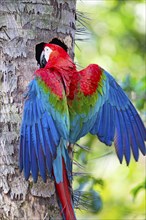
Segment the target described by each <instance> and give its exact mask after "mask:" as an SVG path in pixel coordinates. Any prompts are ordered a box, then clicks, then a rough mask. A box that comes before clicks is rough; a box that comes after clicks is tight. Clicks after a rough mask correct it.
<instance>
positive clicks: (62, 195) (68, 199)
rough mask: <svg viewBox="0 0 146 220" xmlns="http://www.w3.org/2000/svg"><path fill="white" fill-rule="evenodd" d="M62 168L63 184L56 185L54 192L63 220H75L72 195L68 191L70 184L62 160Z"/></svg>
mask: <svg viewBox="0 0 146 220" xmlns="http://www.w3.org/2000/svg"><path fill="white" fill-rule="evenodd" d="M62 167H63V182H60V183H58V184H57V183H56V182H55V187H56V192H57V195H58V198H59V202H60V203H61V208H62V211H61V214H62V216H63V217H65V220H76V217H75V213H74V210H73V202H72V195H71V191H70V189H69V186H70V183H69V181H68V177H67V172H66V168H65V163H64V160H63V158H62Z"/></svg>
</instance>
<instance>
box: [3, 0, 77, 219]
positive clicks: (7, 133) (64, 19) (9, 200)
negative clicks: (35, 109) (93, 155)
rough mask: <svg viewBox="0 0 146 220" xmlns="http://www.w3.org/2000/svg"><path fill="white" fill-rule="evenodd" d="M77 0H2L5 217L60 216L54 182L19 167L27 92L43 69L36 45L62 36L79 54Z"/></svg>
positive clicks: (56, 217) (47, 217)
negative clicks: (26, 174) (22, 171)
mask: <svg viewBox="0 0 146 220" xmlns="http://www.w3.org/2000/svg"><path fill="white" fill-rule="evenodd" d="M75 5H76V0H69V1H66V0H9V1H7V0H0V220H2V219H26V220H33V219H34V220H39V219H41V220H42V219H60V218H61V216H60V212H59V209H58V205H57V202H56V197H55V189H54V184H53V182H52V181H51V180H49V179H48V181H47V183H43V182H42V180H41V178H39V179H38V182H37V183H36V184H34V183H33V182H32V179H31V178H30V180H29V181H25V180H24V178H23V175H22V174H20V173H19V170H18V146H19V132H20V122H21V117H22V106H23V93H24V91H25V89H26V87H27V84H28V82H29V81H30V80H31V79H32V77H33V73H34V71H35V70H36V69H37V62H36V60H35V50H34V48H35V45H36V44H37V43H40V42H49V41H50V40H51V39H52V38H54V37H57V38H59V39H61V40H62V41H64V42H65V43H66V44H67V46H68V48H69V53H70V55H71V56H72V57H73V48H74V36H75Z"/></svg>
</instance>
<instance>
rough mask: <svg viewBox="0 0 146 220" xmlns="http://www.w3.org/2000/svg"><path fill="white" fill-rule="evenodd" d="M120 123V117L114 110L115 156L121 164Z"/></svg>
mask: <svg viewBox="0 0 146 220" xmlns="http://www.w3.org/2000/svg"><path fill="white" fill-rule="evenodd" d="M122 129H123V127H122V121H121V117H120V115H119V113H118V110H117V109H115V137H114V144H115V148H116V153H117V156H118V158H119V160H120V163H122V160H123V137H122V136H123V133H122Z"/></svg>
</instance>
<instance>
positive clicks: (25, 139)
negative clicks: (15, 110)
mask: <svg viewBox="0 0 146 220" xmlns="http://www.w3.org/2000/svg"><path fill="white" fill-rule="evenodd" d="M36 57H37V60H38V63H39V64H40V67H41V68H40V69H38V70H36V72H35V76H34V79H33V80H32V81H31V82H30V84H29V86H28V92H27V95H26V101H25V105H24V114H23V121H22V126H21V135H20V170H21V171H22V170H23V171H24V176H25V179H26V180H27V179H28V178H29V176H30V173H31V175H32V177H33V180H34V182H36V181H37V178H38V173H40V175H41V177H42V179H43V181H46V178H47V177H46V175H47V174H48V175H49V176H50V177H51V178H52V179H54V182H55V188H56V194H57V196H58V201H59V205H60V209H61V214H62V217H63V219H64V220H75V219H76V217H75V212H74V207H73V199H72V192H71V190H70V188H71V181H72V161H71V159H70V157H69V152H68V146H69V144H75V143H76V142H77V141H78V140H79V139H80V138H81V137H83V136H84V135H86V134H87V133H88V132H90V133H91V134H95V135H97V137H98V139H99V140H100V141H102V142H103V143H105V144H106V145H108V146H110V145H112V143H113V142H114V145H115V148H116V153H117V156H118V158H119V160H120V162H121V163H122V160H123V157H125V159H126V162H127V164H129V162H130V157H131V151H132V153H133V156H134V158H135V160H136V161H137V160H138V157H139V150H140V151H141V152H142V154H143V155H145V153H146V148H145V143H144V141H145V140H146V129H145V127H144V125H143V122H142V120H141V118H140V116H139V115H138V113H137V111H136V109H135V108H134V106H133V105H132V103H131V102H130V100H129V99H128V97H127V96H126V94H125V93H124V92H123V90H122V89H121V87H120V86H119V85H118V84H117V82H116V81H115V80H114V78H113V77H112V76H111V75H110V74H109V73H108V72H106V71H105V70H104V69H102V68H101V67H99V66H98V65H96V64H91V65H89V66H88V67H87V68H85V69H83V70H81V71H77V69H76V66H75V64H74V63H73V61H72V59H71V58H70V56H69V55H68V53H67V52H66V48H65V47H63V46H62V45H61V46H59V45H56V44H54V43H49V44H45V43H42V44H41V51H39V52H38V51H37V56H36Z"/></svg>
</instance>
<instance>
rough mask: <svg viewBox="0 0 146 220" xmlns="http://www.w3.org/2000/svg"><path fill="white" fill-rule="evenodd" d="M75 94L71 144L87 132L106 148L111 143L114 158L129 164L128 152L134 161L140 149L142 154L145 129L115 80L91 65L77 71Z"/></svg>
mask: <svg viewBox="0 0 146 220" xmlns="http://www.w3.org/2000/svg"><path fill="white" fill-rule="evenodd" d="M79 75H80V77H79V82H78V91H77V93H76V96H75V98H74V100H73V101H72V103H71V106H70V109H71V110H70V112H71V132H70V139H71V142H75V141H77V140H78V139H79V138H80V137H82V136H84V135H85V134H87V133H88V132H90V133H91V134H94V135H97V136H98V138H99V140H100V141H102V142H103V143H105V144H106V145H109V146H110V145H112V142H114V145H115V148H116V153H117V156H118V158H119V160H120V162H122V160H123V156H125V159H126V162H127V164H129V162H130V155H131V150H132V152H133V155H134V158H135V160H136V161H137V160H138V157H139V149H140V151H141V152H142V154H144V155H145V153H146V149H145V143H144V141H145V140H146V129H145V127H144V125H143V122H142V120H141V118H140V116H139V115H138V113H137V111H136V109H135V108H134V106H133V105H132V103H131V102H130V100H129V99H128V97H127V96H126V94H125V93H124V92H123V90H122V89H121V87H120V86H119V85H118V84H117V83H116V81H115V80H114V78H113V77H112V76H111V75H110V74H109V73H107V72H106V71H104V70H103V69H101V68H99V67H98V66H97V65H90V66H88V67H87V68H86V69H84V70H82V71H80V72H79Z"/></svg>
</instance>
